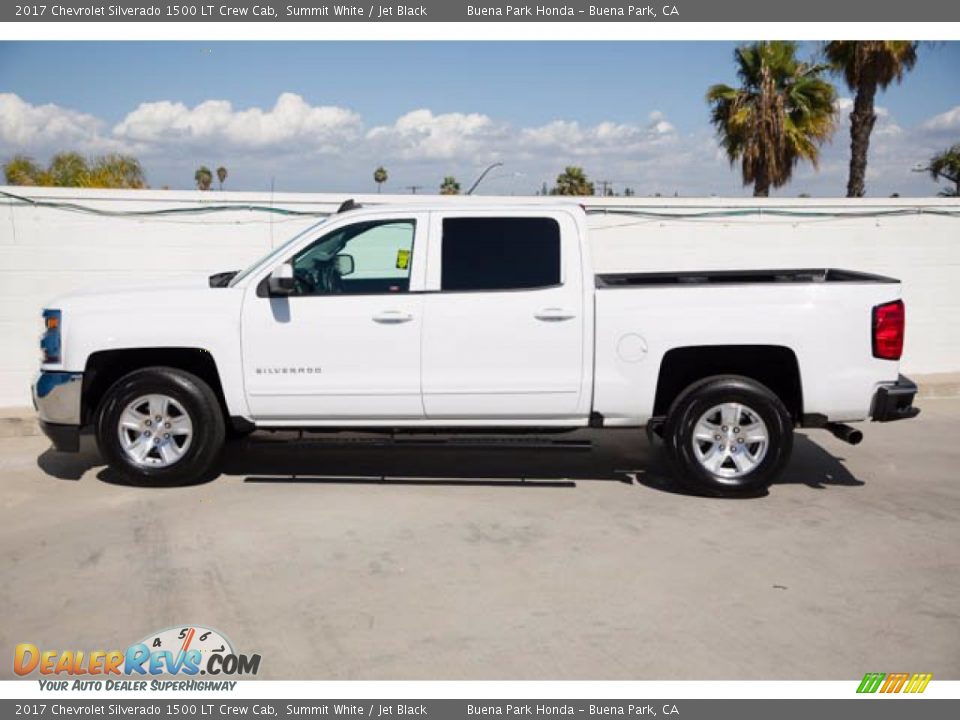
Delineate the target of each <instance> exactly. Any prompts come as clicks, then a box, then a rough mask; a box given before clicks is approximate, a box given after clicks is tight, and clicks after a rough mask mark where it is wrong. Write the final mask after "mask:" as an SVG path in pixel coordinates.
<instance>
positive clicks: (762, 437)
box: [663, 375, 793, 496]
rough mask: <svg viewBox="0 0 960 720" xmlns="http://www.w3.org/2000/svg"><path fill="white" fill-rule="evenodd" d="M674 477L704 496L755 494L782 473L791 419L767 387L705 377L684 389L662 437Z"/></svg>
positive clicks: (740, 379)
mask: <svg viewBox="0 0 960 720" xmlns="http://www.w3.org/2000/svg"><path fill="white" fill-rule="evenodd" d="M663 437H664V441H665V443H666V450H667V457H668V459H669V461H670V465H671V468H672V470H673V471H674V475H675V477H676V479H677V480H678V481H679V482H680V483H681V484H682V485H683V486H684V487H685V488H687V489H688V490H691V491H693V492H696V493H700V494H706V495H717V496H720V495H745V494H754V493H757V492H759V491H762V490H764V489H765V488H767V487H768V486H769V485H770V484H771V483H772V482H773V481H774V479H776V477H777V475H778V474H779V473H780V472H781V471H782V470H783V467H784V465H785V464H786V462H787V460H788V459H789V457H790V452H791V450H792V448H793V421H792V419H791V417H790V413H789V412H788V411H787V409H786V407H784V405H783V402H782V401H781V400H780V398H779V397H777V395H776V394H774V393H773V392H772V391H771V390H770V389H769V388H768V387H766V386H765V385H763V384H761V383H758V382H756V381H755V380H751V379H750V378H746V377H740V376H736V375H727V376H718V377H712V378H706V379H704V380H701V381H699V382H697V383H694V384H693V385H691V386H690V387H688V388H687V389H686V390H684V391H683V392H682V393H681V394H680V395H679V397H677V399H676V400H675V401H674V403H673V405H672V406H671V408H670V411H669V413H668V414H667V421H666V424H665V426H664V433H663Z"/></svg>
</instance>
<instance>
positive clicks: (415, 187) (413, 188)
mask: <svg viewBox="0 0 960 720" xmlns="http://www.w3.org/2000/svg"><path fill="white" fill-rule="evenodd" d="M422 189H423V185H407V190H409V191H410V192H411V193H412V194H414V195H416V194H417V190H422Z"/></svg>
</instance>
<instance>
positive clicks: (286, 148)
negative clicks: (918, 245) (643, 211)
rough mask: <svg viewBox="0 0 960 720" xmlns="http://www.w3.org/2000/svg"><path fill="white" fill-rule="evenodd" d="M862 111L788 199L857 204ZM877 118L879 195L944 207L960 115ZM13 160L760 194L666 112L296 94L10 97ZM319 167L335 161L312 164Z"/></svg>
mask: <svg viewBox="0 0 960 720" xmlns="http://www.w3.org/2000/svg"><path fill="white" fill-rule="evenodd" d="M852 106H853V101H852V100H851V99H850V98H839V99H838V100H837V108H838V110H839V111H840V112H841V113H843V115H842V116H841V118H840V119H841V122H840V125H839V127H838V128H837V132H836V135H835V136H834V138H833V142H832V143H830V144H828V145H826V146H825V147H824V148H823V151H822V159H821V163H820V171H819V172H815V171H814V170H812V169H811V168H810V167H809V166H807V165H801V166H800V167H799V168H797V171H796V172H795V174H794V181H793V182H792V183H791V184H790V185H788V186H787V187H786V188H784V189H782V190H780V191H778V192H779V194H783V195H787V196H793V195H796V194H798V193H801V192H806V193H810V194H812V195H842V194H843V193H844V191H845V188H846V174H847V164H848V161H849V112H850V110H851V109H852ZM876 111H877V116H878V118H877V123H876V127H875V128H874V132H873V142H872V143H871V146H870V156H869V165H868V172H869V174H868V188H867V190H868V193H869V194H871V195H873V196H883V195H887V194H889V193H891V192H900V193H901V194H904V195H906V194H921V195H922V194H933V193H934V192H935V191H936V185H935V184H934V183H931V182H930V181H929V180H928V178H927V177H926V176H925V175H922V174H920V173H916V172H913V171H912V169H913V167H914V166H916V164H917V163H920V162H923V161H925V160H926V159H928V158H929V157H930V156H931V155H932V154H933V153H934V152H936V151H937V150H939V149H942V147H945V146H946V145H947V144H949V142H947V140H948V139H952V138H953V137H954V134H955V133H956V131H957V129H958V128H960V106H958V107H955V108H953V109H951V110H948V111H946V112H943V113H940V114H939V115H936V116H934V117H931V118H929V119H928V120H926V121H925V122H920V123H917V124H915V125H910V126H905V125H900V124H898V123H897V121H896V118H894V117H893V116H892V114H891V113H890V112H889V110H888V109H887V108H885V107H878V108H877V110H876ZM0 147H2V148H3V150H4V153H5V154H6V153H9V154H13V153H14V152H29V153H31V154H34V155H35V156H37V157H38V159H46V157H49V155H50V154H51V153H53V152H56V151H58V150H68V149H69V150H79V151H81V152H85V153H91V154H92V153H98V152H106V151H110V150H126V151H129V152H133V153H135V154H137V155H139V156H141V158H142V159H143V160H144V164H145V165H146V168H147V171H148V173H149V175H148V179H149V181H150V183H151V184H152V185H154V186H161V185H164V184H169V185H171V186H172V187H187V186H189V185H190V184H191V182H192V178H193V171H194V169H195V168H196V166H197V164H199V163H207V164H210V165H212V164H221V163H222V164H224V165H226V166H227V167H228V168H229V171H230V175H229V178H230V180H229V184H228V186H230V187H233V188H235V189H242V188H263V187H269V186H270V185H271V182H272V179H276V180H277V188H278V189H281V188H282V189H290V190H294V189H297V190H338V191H351V192H352V191H369V190H372V189H373V183H372V172H373V168H374V167H376V166H377V165H379V164H381V163H382V164H384V165H386V166H387V167H388V169H389V171H390V180H389V181H388V185H387V188H386V189H387V190H390V189H392V190H394V191H398V190H400V188H403V187H405V186H408V185H413V184H417V185H423V186H425V189H426V190H427V191H430V190H433V189H434V187H435V185H436V186H438V185H439V180H440V178H442V177H443V176H444V175H448V174H454V175H455V176H456V177H457V178H458V179H459V180H460V181H461V183H462V184H469V182H470V180H471V179H472V178H474V177H476V176H477V174H478V173H479V171H480V170H482V169H483V168H484V167H485V166H486V165H487V164H489V163H491V162H495V161H500V162H503V163H504V167H503V168H502V169H500V170H497V171H495V172H493V173H491V174H490V175H489V176H488V177H487V178H486V179H485V180H484V184H483V187H482V190H483V191H486V192H517V193H529V192H532V191H534V190H536V189H538V188H539V187H540V185H541V183H543V182H546V183H547V184H552V182H553V179H554V178H555V177H556V175H557V173H558V172H560V171H561V170H562V169H563V167H564V166H566V165H582V166H583V167H584V169H585V170H586V172H587V173H588V175H589V176H590V177H591V178H593V179H595V180H600V179H605V180H610V181H611V182H613V187H614V188H615V189H616V190H618V191H621V190H622V189H623V188H624V187H631V188H632V189H633V190H634V191H635V192H637V193H638V194H640V195H648V194H653V193H658V192H659V193H662V194H664V195H673V194H674V192H678V193H679V194H681V195H687V196H690V195H708V194H720V195H738V194H744V193H749V192H750V188H743V187H742V185H741V183H740V172H739V164H734V166H733V167H731V166H730V164H729V163H728V162H727V159H726V155H725V153H724V152H723V151H722V149H721V148H720V147H719V146H718V143H717V141H716V138H715V136H714V133H713V131H712V128H711V127H710V126H709V124H708V123H707V120H706V118H705V117H704V118H703V124H702V127H700V128H698V129H697V130H695V131H693V132H686V131H684V132H681V131H680V130H678V129H677V128H676V127H675V126H674V124H673V123H671V121H670V119H669V118H668V116H667V115H666V114H665V113H664V112H663V111H661V110H652V111H650V112H649V113H648V114H647V115H646V116H645V117H641V118H639V119H638V120H637V121H636V122H624V121H621V120H612V119H607V120H602V121H600V122H596V123H583V122H581V121H579V120H576V119H570V118H566V119H555V120H551V121H548V122H544V123H540V124H531V125H527V126H523V125H519V126H518V125H512V124H510V123H508V122H505V121H503V120H502V119H498V118H494V117H491V116H489V115H486V114H483V113H475V112H474V113H459V112H450V113H435V112H433V111H432V110H430V109H428V108H420V109H416V110H412V111H410V112H406V113H404V114H401V115H399V116H398V117H397V118H396V119H395V120H393V121H392V122H386V123H383V124H379V125H376V126H373V127H365V125H364V122H363V118H362V117H361V116H360V115H359V114H358V113H356V112H354V111H352V110H349V109H346V108H343V107H338V106H334V105H312V104H310V103H309V102H308V101H307V100H305V99H304V98H303V97H301V96H299V95H296V94H293V93H284V94H281V95H280V96H279V97H278V98H277V100H276V102H275V103H274V104H273V105H272V107H265V108H260V107H250V108H236V107H234V106H233V105H232V104H231V103H230V102H229V101H226V100H216V99H213V100H208V101H205V102H202V103H200V104H198V105H195V106H193V107H189V106H187V105H185V104H184V103H180V102H174V101H166V100H161V101H157V102H149V103H142V104H140V105H139V106H137V107H136V108H134V109H132V110H131V111H130V112H129V113H128V114H126V116H125V117H123V118H122V119H121V120H120V121H119V122H116V123H114V124H113V125H112V126H111V125H110V124H108V123H105V122H104V121H103V120H102V119H100V118H98V117H95V116H93V115H90V114H87V113H83V112H80V111H77V110H72V109H69V108H64V107H61V106H58V105H53V104H45V105H32V104H30V103H29V102H26V101H24V100H23V99H22V98H20V97H18V96H17V95H14V94H9V93H7V94H0ZM318 156H322V161H316V160H315V161H310V159H311V158H317V157H318Z"/></svg>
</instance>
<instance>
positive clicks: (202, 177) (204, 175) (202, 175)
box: [193, 165, 213, 190]
mask: <svg viewBox="0 0 960 720" xmlns="http://www.w3.org/2000/svg"><path fill="white" fill-rule="evenodd" d="M193 180H194V182H195V183H196V184H197V189H198V190H209V189H210V186H211V185H212V184H213V173H212V172H210V168H208V167H207V166H206V165H201V166H200V167H198V168H197V171H196V172H195V173H194V174H193Z"/></svg>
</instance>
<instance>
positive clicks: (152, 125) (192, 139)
mask: <svg viewBox="0 0 960 720" xmlns="http://www.w3.org/2000/svg"><path fill="white" fill-rule="evenodd" d="M360 128H361V120H360V116H359V115H358V114H357V113H355V112H353V111H351V110H347V109H345V108H341V107H334V106H312V105H310V104H309V103H307V102H306V101H305V100H304V99H303V98H302V97H300V96H299V95H296V94H294V93H283V94H282V95H280V97H278V98H277V102H276V103H275V104H274V106H273V107H272V108H270V109H268V110H263V109H260V108H249V109H246V110H235V109H234V108H233V105H232V104H231V103H230V102H229V101H227V100H207V101H206V102H203V103H200V104H199V105H197V106H196V107H193V108H188V107H187V106H186V105H184V104H183V103H179V102H177V103H174V102H169V101H160V102H150V103H142V104H141V105H139V106H138V107H137V108H136V109H135V110H133V111H132V112H131V113H130V114H128V115H127V116H126V117H125V118H124V119H123V120H122V121H121V122H119V123H118V124H117V125H116V126H115V127H114V128H113V134H114V135H115V136H116V137H118V138H121V139H124V140H128V141H131V142H134V143H137V144H138V145H140V146H143V147H145V148H151V147H155V146H157V145H165V144H171V143H186V144H191V145H210V144H212V145H214V146H216V147H218V148H236V149H240V150H258V149H274V150H276V149H287V150H291V151H297V152H304V151H306V152H336V151H338V150H339V149H340V147H341V146H342V145H343V144H344V143H346V142H348V141H350V140H352V139H354V138H355V137H357V135H358V134H359V132H360Z"/></svg>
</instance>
